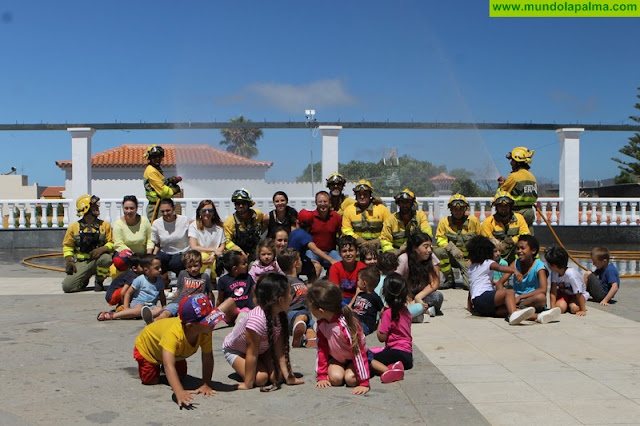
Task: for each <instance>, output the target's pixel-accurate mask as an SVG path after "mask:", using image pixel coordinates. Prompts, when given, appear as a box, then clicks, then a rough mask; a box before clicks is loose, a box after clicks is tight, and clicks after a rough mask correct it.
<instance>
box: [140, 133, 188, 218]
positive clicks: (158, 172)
mask: <svg viewBox="0 0 640 426" xmlns="http://www.w3.org/2000/svg"><path fill="white" fill-rule="evenodd" d="M144 158H146V159H147V161H148V162H149V164H148V165H147V168H146V169H145V170H144V175H143V183H144V191H145V195H146V197H147V200H149V205H147V218H149V222H151V223H152V224H153V221H154V220H156V219H157V218H158V206H159V204H160V200H162V199H163V198H176V197H177V196H179V195H180V193H181V192H182V190H181V189H180V187H179V186H178V183H180V181H182V178H181V177H180V176H171V177H168V178H165V177H164V175H163V174H162V169H161V168H160V164H161V163H162V160H163V159H164V149H163V148H162V147H161V146H159V145H151V146H150V147H149V148H147V151H146V152H145V154H144ZM176 210H178V209H176ZM177 213H178V214H179V213H180V212H177Z"/></svg>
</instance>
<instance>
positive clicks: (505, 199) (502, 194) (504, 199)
mask: <svg viewBox="0 0 640 426" xmlns="http://www.w3.org/2000/svg"><path fill="white" fill-rule="evenodd" d="M513 203H514V199H513V197H512V196H511V194H509V193H508V192H507V191H505V190H502V189H499V190H498V191H497V192H496V195H495V196H494V197H493V200H491V205H492V206H495V205H498V204H511V205H513Z"/></svg>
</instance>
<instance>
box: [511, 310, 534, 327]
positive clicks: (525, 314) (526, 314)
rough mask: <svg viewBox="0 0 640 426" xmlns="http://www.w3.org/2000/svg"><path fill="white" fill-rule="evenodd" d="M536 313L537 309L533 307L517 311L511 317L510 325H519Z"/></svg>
mask: <svg viewBox="0 0 640 426" xmlns="http://www.w3.org/2000/svg"><path fill="white" fill-rule="evenodd" d="M535 313H536V308H534V307H531V306H529V307H528V308H524V309H518V310H517V311H515V312H514V313H512V314H511V315H509V325H518V324H520V323H521V322H522V321H524V320H526V319H527V318H530V317H531V316H532V315H533V314H535Z"/></svg>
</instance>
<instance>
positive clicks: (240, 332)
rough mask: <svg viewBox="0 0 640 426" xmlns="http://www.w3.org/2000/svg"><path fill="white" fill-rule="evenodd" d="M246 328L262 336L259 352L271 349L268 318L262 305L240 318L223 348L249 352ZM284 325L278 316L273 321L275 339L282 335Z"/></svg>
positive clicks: (244, 352)
mask: <svg viewBox="0 0 640 426" xmlns="http://www.w3.org/2000/svg"><path fill="white" fill-rule="evenodd" d="M246 329H249V330H253V331H255V332H256V333H257V334H258V336H260V348H259V350H258V353H259V354H263V353H265V352H266V351H267V349H269V338H268V330H267V318H266V316H265V314H264V311H263V310H262V308H261V307H260V306H256V307H255V308H253V309H252V310H251V311H250V312H249V314H248V315H246V316H245V317H244V318H241V319H240V322H238V323H237V324H236V326H235V327H234V328H233V331H232V332H231V333H230V334H228V335H227V337H225V339H224V343H223V344H222V348H223V349H231V350H233V351H236V352H240V353H243V354H246V353H247V338H246ZM281 329H282V327H281V326H280V318H279V317H276V320H275V321H274V323H273V341H274V342H275V341H277V340H278V338H279V337H280V332H281Z"/></svg>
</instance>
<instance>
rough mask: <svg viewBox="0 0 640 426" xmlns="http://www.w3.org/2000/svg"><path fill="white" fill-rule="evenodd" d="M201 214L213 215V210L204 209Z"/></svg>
mask: <svg viewBox="0 0 640 426" xmlns="http://www.w3.org/2000/svg"><path fill="white" fill-rule="evenodd" d="M200 213H209V214H213V209H202V210H200Z"/></svg>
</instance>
